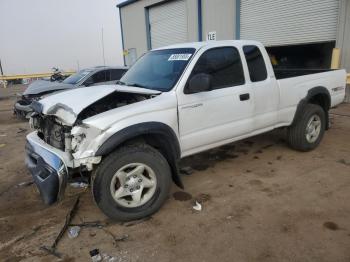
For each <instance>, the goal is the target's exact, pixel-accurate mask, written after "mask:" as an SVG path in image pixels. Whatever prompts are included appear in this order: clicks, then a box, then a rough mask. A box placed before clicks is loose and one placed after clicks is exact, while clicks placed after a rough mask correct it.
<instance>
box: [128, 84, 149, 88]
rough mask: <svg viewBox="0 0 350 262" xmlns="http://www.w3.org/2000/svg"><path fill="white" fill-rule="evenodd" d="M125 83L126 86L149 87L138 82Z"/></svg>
mask: <svg viewBox="0 0 350 262" xmlns="http://www.w3.org/2000/svg"><path fill="white" fill-rule="evenodd" d="M127 85H128V86H133V87H141V88H146V89H151V88H149V87H148V86H144V85H140V84H137V83H131V84H129V83H128V84H127Z"/></svg>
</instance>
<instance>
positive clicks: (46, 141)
mask: <svg viewBox="0 0 350 262" xmlns="http://www.w3.org/2000/svg"><path fill="white" fill-rule="evenodd" d="M108 88H110V87H108ZM84 89H85V88H84ZM86 89H87V88H86ZM88 91H89V90H87V93H88ZM75 92H77V91H75ZM66 93H69V92H66ZM63 94H64V93H61V94H57V95H53V96H50V97H48V98H47V99H45V100H41V101H39V102H37V101H34V102H33V103H32V105H31V108H32V109H33V113H32V115H31V118H30V126H31V128H32V129H34V130H35V131H34V132H32V133H30V134H29V135H28V136H27V144H26V157H25V162H26V166H27V168H28V170H29V171H30V173H31V175H32V177H33V179H34V182H35V184H36V185H37V187H38V189H39V192H40V195H41V197H42V199H43V201H44V203H45V204H48V205H51V204H53V203H55V202H57V201H58V200H60V199H61V198H62V197H63V195H64V191H65V187H66V184H67V183H68V182H69V181H76V180H77V179H83V181H84V182H88V181H90V176H91V171H92V170H93V168H94V165H96V164H99V162H100V161H101V157H100V156H95V151H93V150H89V147H90V145H91V144H92V143H94V142H95V138H96V137H98V136H100V135H103V134H104V130H100V129H98V128H96V127H92V126H89V125H87V124H85V123H84V120H85V119H87V118H91V117H96V115H98V114H101V113H104V112H106V111H110V110H112V109H115V108H118V107H122V106H126V105H128V104H132V103H136V102H140V101H143V100H146V99H149V98H152V97H153V95H154V94H139V93H128V92H116V91H115V90H114V92H110V93H108V94H106V95H105V96H103V97H99V98H97V99H96V98H95V99H94V100H93V101H91V96H89V97H88V98H89V99H90V101H89V102H88V101H87V100H88V99H85V100H84V98H79V96H75V97H76V98H77V101H76V102H75V103H76V106H73V105H74V104H73V102H72V101H74V100H73V99H72V96H67V99H66V101H65V100H64V99H57V98H58V97H59V96H63ZM84 94H86V91H85V93H84ZM95 94H96V93H95ZM55 96H56V97H55ZM96 96H98V95H96ZM80 99H82V100H80ZM53 100H56V103H53V102H52V101H53ZM59 101H65V102H64V103H61V102H59ZM79 102H81V103H80V104H79Z"/></svg>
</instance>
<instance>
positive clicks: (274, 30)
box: [240, 0, 339, 46]
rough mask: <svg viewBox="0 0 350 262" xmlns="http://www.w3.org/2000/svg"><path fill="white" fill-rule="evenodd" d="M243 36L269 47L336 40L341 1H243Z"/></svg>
mask: <svg viewBox="0 0 350 262" xmlns="http://www.w3.org/2000/svg"><path fill="white" fill-rule="evenodd" d="M240 7H241V8H240V15H241V17H240V21H241V25H240V38H241V39H250V40H258V41H261V42H262V43H263V44H264V45H266V46H281V45H294V44H305V43H316V42H325V41H334V40H335V39H336V33H337V23H338V13H339V0H241V6H240Z"/></svg>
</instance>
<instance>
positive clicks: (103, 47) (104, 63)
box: [101, 27, 106, 66]
mask: <svg viewBox="0 0 350 262" xmlns="http://www.w3.org/2000/svg"><path fill="white" fill-rule="evenodd" d="M101 41H102V59H103V65H104V66H105V65H106V59H105V42H104V39H103V27H102V29H101Z"/></svg>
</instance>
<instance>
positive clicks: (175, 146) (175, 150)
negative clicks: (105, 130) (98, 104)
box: [95, 122, 184, 188]
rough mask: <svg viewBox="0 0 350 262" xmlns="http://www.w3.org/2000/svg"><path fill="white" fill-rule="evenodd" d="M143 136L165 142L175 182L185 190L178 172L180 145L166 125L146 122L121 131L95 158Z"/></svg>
mask: <svg viewBox="0 0 350 262" xmlns="http://www.w3.org/2000/svg"><path fill="white" fill-rule="evenodd" d="M142 135H156V136H158V137H159V136H160V137H162V139H163V140H165V142H166V145H163V147H162V148H166V152H165V153H166V154H165V155H164V154H163V155H164V157H165V158H166V159H167V161H168V163H169V166H170V168H171V171H172V178H173V181H174V183H175V184H176V185H177V186H179V187H180V188H184V186H183V183H182V181H181V178H180V175H179V172H178V161H179V159H180V156H181V150H180V144H179V141H178V138H177V136H176V134H175V132H174V131H173V129H172V128H171V127H170V126H168V125H166V124H164V123H161V122H144V123H139V124H135V125H131V126H128V127H126V128H124V129H121V130H120V131H118V132H116V133H115V134H113V135H112V136H111V137H109V138H108V139H107V140H106V141H105V142H104V143H103V144H102V145H101V146H100V147H99V149H98V150H97V152H96V154H95V156H106V155H108V154H110V153H111V152H112V151H114V150H115V149H116V148H117V147H118V146H120V145H121V144H123V143H124V142H126V141H128V140H131V139H134V138H137V137H140V136H142Z"/></svg>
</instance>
